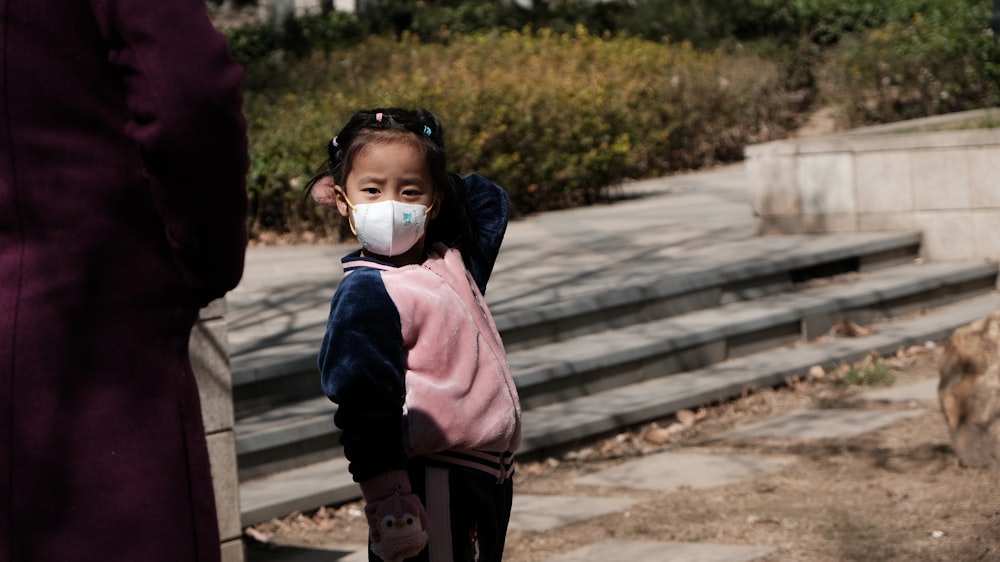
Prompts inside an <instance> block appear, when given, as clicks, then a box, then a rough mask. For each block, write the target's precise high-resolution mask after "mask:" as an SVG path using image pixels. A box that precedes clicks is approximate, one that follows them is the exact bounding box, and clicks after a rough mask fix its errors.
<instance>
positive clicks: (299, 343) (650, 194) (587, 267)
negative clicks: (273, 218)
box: [227, 164, 754, 382]
mask: <svg viewBox="0 0 1000 562" xmlns="http://www.w3.org/2000/svg"><path fill="white" fill-rule="evenodd" d="M620 191H621V194H622V196H623V197H624V199H623V200H622V201H620V202H618V203H616V204H612V205H601V206H596V207H588V208H583V209H573V210H567V211H558V212H549V213H544V214H539V215H535V216H531V217H527V218H524V219H519V220H515V221H512V222H511V223H510V226H509V227H508V229H507V235H506V237H505V239H504V244H503V247H502V249H501V252H500V257H499V258H498V261H497V266H496V268H495V270H494V272H493V276H492V278H491V280H490V286H489V290H488V292H487V298H486V300H487V302H488V303H489V305H490V307H491V309H492V310H493V312H494V314H497V311H498V310H499V311H503V310H514V309H522V310H523V309H525V308H528V307H530V306H531V305H532V304H534V303H539V302H547V301H548V300H550V299H553V298H555V297H556V296H565V290H566V289H565V287H566V286H567V281H568V280H570V279H572V280H573V284H572V285H573V287H574V289H573V290H574V291H575V292H577V293H594V294H599V293H602V292H606V291H608V290H609V287H613V286H614V285H609V284H608V283H609V282H611V283H613V280H611V281H609V279H608V276H607V275H606V274H602V273H606V272H607V271H609V270H614V269H615V266H616V265H618V264H623V263H626V262H631V261H633V260H648V259H670V257H671V256H676V255H690V254H692V253H697V252H699V251H701V250H702V249H703V248H704V247H705V246H706V242H707V241H711V243H712V245H713V248H718V247H719V245H720V244H721V245H724V244H725V243H727V242H738V241H741V240H746V239H748V238H751V237H752V236H753V229H754V223H753V215H752V213H751V210H750V202H749V201H750V193H749V188H748V186H747V181H746V174H745V173H744V169H743V165H742V164H737V165H732V166H726V167H722V168H718V169H715V170H710V171H706V172H699V173H694V174H688V175H682V176H673V177H667V178H660V179H653V180H646V181H641V182H634V183H631V184H629V185H628V186H626V187H623V188H621V189H620ZM639 196H641V197H639ZM355 247H356V246H355V245H353V244H350V245H340V246H337V245H316V246H269V247H255V248H250V250H249V252H248V254H247V264H246V271H245V273H244V277H243V281H241V283H240V285H239V286H238V287H237V288H236V289H235V290H233V291H232V292H231V293H230V294H229V296H228V297H227V301H228V305H229V315H228V317H229V342H230V349H231V356H232V361H233V368H234V370H235V371H243V372H246V371H249V370H251V369H253V368H266V367H267V365H268V364H269V362H277V361H284V360H287V358H289V357H308V358H309V359H308V360H309V361H314V358H315V353H316V345H317V342H318V341H319V340H320V338H321V337H322V331H323V328H324V327H325V325H326V315H327V312H328V305H329V300H330V296H331V295H332V294H333V291H334V289H335V288H336V285H337V283H338V281H339V279H340V276H341V273H342V272H341V267H340V258H341V256H343V255H344V254H346V253H348V252H349V251H351V250H352V249H354V248H355ZM716 251H718V250H716ZM730 257H738V256H726V255H725V253H724V251H723V252H722V255H720V256H719V259H720V260H726V259H728V258H730ZM588 281H589V282H588ZM235 382H239V381H235Z"/></svg>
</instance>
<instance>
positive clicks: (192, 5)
mask: <svg viewBox="0 0 1000 562" xmlns="http://www.w3.org/2000/svg"><path fill="white" fill-rule="evenodd" d="M0 46H2V47H0V48H2V51H0V57H2V58H0V561H3V562H6V561H13V560H17V561H21V560H59V561H66V560H74V561H90V560H93V561H119V560H120V561H137V560H142V561H147V562H149V561H153V562H157V561H164V562H165V561H171V562H173V561H178V560H184V561H188V560H194V561H208V560H212V561H214V560H218V559H219V544H218V541H219V536H218V528H217V523H216V512H215V503H214V499H213V495H212V483H211V476H210V473H209V465H208V454H207V449H206V446H205V437H204V428H203V427H202V421H201V412H200V406H199V402H198V390H197V387H196V384H195V381H194V377H193V374H192V372H191V367H190V362H189V360H188V354H187V353H188V352H187V343H188V337H189V333H190V329H191V325H192V323H193V321H194V320H195V318H196V315H197V311H198V309H199V308H200V307H201V306H203V305H204V304H206V303H207V302H209V300H211V299H213V298H217V297H219V296H222V295H223V294H224V293H225V292H226V291H227V290H229V289H230V288H232V287H233V286H235V284H236V283H237V282H238V280H239V278H240V275H241V273H242V268H243V256H244V250H245V246H246V223H245V217H246V186H245V173H246V169H247V152H246V150H247V147H246V132H245V131H246V127H245V122H244V120H243V117H242V114H241V112H240V108H241V99H240V83H241V80H242V75H243V74H242V69H240V68H239V66H238V65H236V64H235V63H233V61H232V60H231V58H230V56H229V54H228V50H227V47H226V44H225V41H224V39H223V37H222V36H221V35H220V34H219V33H217V32H216V31H215V29H214V28H213V27H212V25H211V22H210V21H209V19H208V17H207V14H206V11H205V5H204V2H203V1H202V0H169V1H164V0H129V1H125V0H121V1H118V0H105V1H102V0H92V1H91V2H89V3H88V2H80V1H70V0H0Z"/></svg>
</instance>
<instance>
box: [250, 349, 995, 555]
mask: <svg viewBox="0 0 1000 562" xmlns="http://www.w3.org/2000/svg"><path fill="white" fill-rule="evenodd" d="M939 355H940V350H939V348H934V347H916V348H911V349H909V350H906V351H905V352H900V353H899V354H897V355H896V356H895V357H892V358H886V359H883V360H880V361H881V363H878V364H879V365H881V366H882V367H888V370H886V369H883V370H882V371H881V375H885V374H886V373H887V372H888V373H890V374H891V377H892V379H894V381H893V384H895V385H905V384H908V383H912V382H916V381H919V380H924V379H928V378H935V379H936V378H937V376H938V374H937V364H938V360H939ZM874 364H875V363H873V362H872V361H869V362H867V363H866V364H859V365H855V366H854V367H855V369H854V371H853V375H858V374H863V373H869V372H871V373H876V374H878V373H877V372H876V371H873V370H871V369H869V368H868V367H870V366H871V365H874ZM849 367H850V366H846V365H845V366H843V367H842V368H841V369H838V370H836V371H833V372H829V373H821V372H814V373H812V376H804V377H803V378H804V379H805V380H803V381H798V380H793V381H789V382H790V383H791V384H789V385H788V386H784V387H781V388H777V389H764V390H761V391H758V392H755V393H752V394H748V395H746V396H744V397H742V398H740V399H737V400H733V401H730V402H727V403H724V404H720V405H716V406H713V407H710V408H706V409H704V410H702V411H699V412H680V413H679V415H678V416H672V417H671V418H669V419H664V420H661V421H658V422H656V423H652V424H648V425H645V426H643V427H639V428H635V429H633V430H630V431H627V432H623V433H620V434H618V435H614V436H611V437H607V438H604V439H600V440H595V441H592V442H590V443H583V444H580V445H578V446H577V447H574V448H572V449H569V450H567V451H565V452H562V453H560V454H558V455H554V456H551V457H546V458H536V459H522V460H521V461H520V462H519V464H518V466H517V474H516V476H515V478H516V480H515V487H516V488H515V490H516V492H521V493H533V494H562V495H581V496H583V495H587V496H622V495H625V496H628V497H632V498H635V499H637V500H638V501H637V502H636V503H635V504H633V506H632V507H631V508H630V509H629V510H627V511H625V512H621V513H616V514H611V515H605V516H600V517H595V518H593V519H589V520H586V521H582V522H579V523H576V524H572V525H568V526H565V527H561V528H558V529H555V530H551V531H546V532H528V531H518V530H512V531H510V533H509V534H508V542H507V550H506V556H505V559H506V560H510V561H513V562H533V561H542V560H546V559H548V558H550V557H553V556H555V555H557V554H560V553H563V552H566V551H569V550H572V549H574V548H576V547H578V546H581V545H584V544H589V543H594V542H598V541H601V540H605V539H625V540H656V541H690V542H712V543H723V544H743V545H769V546H773V547H776V548H777V551H776V553H775V554H773V555H771V556H769V557H767V558H762V559H760V560H761V562H776V561H810V562H824V561H829V562H844V561H865V562H876V561H897V560H898V561H904V560H905V561H948V562H955V561H971V560H983V561H987V560H1000V495H998V493H997V490H998V489H1000V488H998V484H1000V472H998V471H995V470H989V469H972V468H964V467H961V466H959V463H958V460H957V458H956V457H955V455H954V453H953V451H952V449H951V445H950V442H949V437H948V432H947V428H946V426H945V424H944V419H943V417H942V415H941V413H940V411H939V409H938V406H937V404H933V403H932V404H927V405H926V412H925V413H924V414H923V415H920V416H916V417H913V418H909V419H906V420H904V421H901V422H897V423H896V424H894V425H892V426H890V427H888V428H885V429H882V430H879V431H875V432H872V433H868V434H864V435H862V436H860V437H853V438H850V439H826V440H819V441H809V442H780V441H774V440H769V441H756V442H754V441H746V440H743V441H739V442H731V441H726V442H721V441H716V440H713V437H714V436H716V435H718V434H719V433H721V432H723V431H726V430H728V429H730V428H733V427H735V426H738V425H744V424H748V423H751V422H755V421H759V420H763V419H768V418H772V417H775V416H778V415H781V414H785V413H788V412H791V411H793V410H796V409H801V408H835V407H855V408H856V407H880V408H890V407H913V406H914V404H898V405H887V404H884V403H883V404H868V403H866V402H865V401H864V400H862V399H861V398H859V395H860V394H861V393H862V392H863V391H864V390H867V389H869V388H871V387H870V386H865V385H863V384H850V383H848V382H847V380H848V379H850V378H851V373H849V371H850V369H849ZM858 378H863V377H857V376H854V379H858ZM878 379H879V380H880V381H881V382H885V381H884V379H885V377H884V376H882V377H878ZM855 382H857V381H855ZM869 382H871V381H869ZM678 449H683V450H685V451H702V452H709V451H712V452H739V453H741V454H760V455H771V454H781V455H793V456H795V457H797V458H798V462H795V463H792V464H791V465H789V466H787V467H785V468H783V469H781V470H780V471H777V472H773V473H769V474H766V475H761V476H759V477H756V478H753V479H750V480H746V481H743V482H740V483H736V484H731V485H728V486H724V487H720V488H714V489H710V490H694V489H686V490H680V491H674V492H662V493H657V492H647V491H638V490H625V489H617V490H612V489H603V488H593V487H588V486H583V485H579V484H575V483H574V482H573V480H574V478H575V477H577V476H580V475H584V474H587V473H590V472H593V471H597V470H600V469H603V468H606V467H609V466H612V465H614V464H618V463H622V462H625V461H628V460H630V459H634V458H637V457H639V456H642V455H648V454H651V453H656V452H661V451H667V450H678ZM247 532H248V535H250V536H252V537H254V538H256V539H257V540H263V541H266V542H269V543H271V544H295V545H303V546H306V545H311V546H323V545H325V546H332V545H336V544H341V545H343V544H345V543H354V544H363V543H364V542H365V538H366V533H367V526H366V524H365V521H364V518H363V517H362V512H361V504H359V503H354V504H349V505H345V506H340V507H338V508H324V509H321V510H320V511H319V512H316V513H311V514H306V515H303V514H295V515H292V516H289V517H287V518H285V519H282V520H274V521H271V522H267V523H263V524H260V525H257V526H256V527H254V528H251V529H248V530H247Z"/></svg>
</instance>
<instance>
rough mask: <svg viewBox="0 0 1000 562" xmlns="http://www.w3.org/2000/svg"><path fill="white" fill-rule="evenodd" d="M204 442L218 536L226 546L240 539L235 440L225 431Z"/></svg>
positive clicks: (231, 433) (238, 488)
mask: <svg viewBox="0 0 1000 562" xmlns="http://www.w3.org/2000/svg"><path fill="white" fill-rule="evenodd" d="M207 440H208V455H209V459H210V460H211V463H212V485H213V488H214V490H215V508H216V511H218V516H219V535H220V536H221V537H222V540H223V542H225V541H228V540H232V539H234V538H239V537H240V536H241V535H242V533H243V531H242V526H241V524H240V483H239V480H238V478H237V477H236V474H237V472H236V437H235V435H234V434H233V432H232V431H224V432H221V433H215V434H212V435H209V436H208V437H207Z"/></svg>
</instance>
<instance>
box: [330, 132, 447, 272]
mask: <svg viewBox="0 0 1000 562" xmlns="http://www.w3.org/2000/svg"><path fill="white" fill-rule="evenodd" d="M345 183H346V184H347V185H344V186H340V185H338V186H336V189H337V210H338V211H339V212H340V214H341V216H343V217H347V218H348V220H350V216H351V208H350V206H349V205H348V204H347V199H350V202H351V204H353V205H362V204H366V203H378V202H379V201H389V200H392V201H399V202H402V203H409V204H412V205H424V206H426V207H430V213H429V214H428V219H433V218H434V217H435V216H437V211H438V209H439V208H440V205H439V204H437V203H439V199H440V194H439V193H438V192H436V191H435V190H434V181H433V179H432V178H431V172H430V169H429V168H428V166H427V161H426V159H425V158H424V157H423V155H422V154H421V152H420V150H418V149H417V148H416V147H415V146H413V145H412V144H409V143H407V142H402V141H400V142H389V143H372V144H370V145H368V146H366V147H365V148H363V149H362V150H361V151H360V152H359V153H358V154H357V156H355V158H354V162H353V165H352V167H351V172H350V174H348V176H347V181H346V182H345ZM345 194H346V195H347V199H345V198H344V195H345ZM423 249H424V240H423V238H421V239H420V241H419V242H417V244H415V245H414V246H413V248H411V249H410V250H409V251H407V252H405V253H403V254H400V255H398V256H393V257H391V258H385V259H386V260H387V261H390V262H391V263H394V264H396V265H407V264H413V263H419V262H420V261H421V259H422V258H423ZM379 257H383V256H379Z"/></svg>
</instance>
